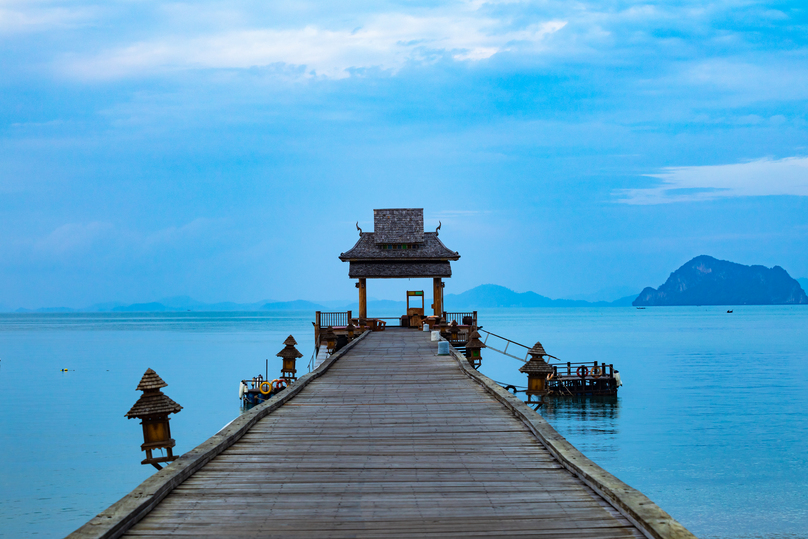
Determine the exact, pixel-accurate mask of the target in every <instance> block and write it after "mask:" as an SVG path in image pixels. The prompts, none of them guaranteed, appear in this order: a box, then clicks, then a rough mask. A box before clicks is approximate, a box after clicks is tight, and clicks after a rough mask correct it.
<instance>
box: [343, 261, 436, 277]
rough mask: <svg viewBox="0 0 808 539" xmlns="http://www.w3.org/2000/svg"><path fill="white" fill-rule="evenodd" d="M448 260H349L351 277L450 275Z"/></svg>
mask: <svg viewBox="0 0 808 539" xmlns="http://www.w3.org/2000/svg"><path fill="white" fill-rule="evenodd" d="M451 276H452V266H451V265H450V264H449V262H351V266H350V267H349V268H348V277H350V278H351V279H360V278H365V279H392V278H396V277H416V278H420V277H424V278H425V277H433V278H434V277H447V278H448V277H451Z"/></svg>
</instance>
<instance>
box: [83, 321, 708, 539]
mask: <svg viewBox="0 0 808 539" xmlns="http://www.w3.org/2000/svg"><path fill="white" fill-rule="evenodd" d="M436 352H437V343H435V342H431V341H430V335H429V333H427V332H423V331H417V330H413V329H404V328H401V329H398V328H396V329H394V328H388V329H387V330H386V331H382V332H370V331H368V332H365V333H364V334H363V335H362V336H360V337H358V338H356V339H354V340H353V341H352V342H351V343H350V344H349V345H348V346H346V347H345V348H343V349H342V350H340V351H339V352H337V353H335V354H333V355H332V356H331V357H329V358H328V359H327V360H325V361H324V362H323V364H322V365H320V366H319V367H318V368H317V369H315V371H313V372H312V373H309V374H307V375H305V376H303V377H301V378H300V379H299V380H298V381H297V382H296V383H294V384H292V385H291V386H290V387H289V388H288V389H287V390H286V391H284V392H282V393H281V394H279V395H278V396H276V397H273V398H272V399H270V400H269V401H267V402H265V403H263V404H260V405H258V406H256V407H255V408H253V409H252V410H250V411H249V412H246V413H244V414H242V415H241V416H240V417H239V418H237V419H236V420H235V421H234V422H233V423H232V424H231V425H229V426H228V427H226V428H225V429H223V430H222V431H221V432H219V433H218V434H216V435H215V436H213V437H212V438H211V439H210V440H208V441H207V442H205V443H203V444H202V445H200V446H199V447H197V448H196V449H194V450H192V451H190V452H189V453H186V454H185V455H183V456H182V457H180V459H179V460H177V461H175V462H174V463H172V464H171V465H169V466H167V467H166V468H165V469H163V470H161V471H160V472H157V473H156V474H154V476H152V477H151V478H149V479H148V480H147V481H146V482H144V483H143V484H142V485H140V486H139V487H138V488H137V489H135V490H134V491H133V492H132V493H131V494H129V495H128V496H126V497H124V498H123V499H122V500H120V501H119V502H117V503H116V504H114V505H113V506H111V507H110V508H109V509H107V510H106V511H104V512H102V513H101V514H99V515H98V516H97V517H95V518H94V519H93V520H91V521H90V522H88V523H87V524H86V525H85V526H83V527H82V528H80V529H79V530H77V531H76V532H75V533H74V534H72V535H71V537H73V538H76V539H78V538H89V537H93V538H99V537H120V536H123V537H154V538H159V537H168V536H172V537H242V538H257V537H261V538H269V537H323V538H343V537H345V538H348V537H391V538H404V537H445V538H449V537H493V536H504V535H509V536H510V535H513V536H522V537H544V538H549V537H564V538H567V537H569V538H573V537H575V538H604V539H605V538H622V537H654V538H663V537H664V538H690V537H693V536H692V535H691V534H690V533H689V532H688V531H687V530H686V529H685V528H683V527H682V526H681V525H680V524H679V523H678V522H676V521H675V520H674V519H672V518H671V517H670V516H669V515H668V514H667V513H665V512H664V511H663V510H662V509H660V508H659V507H658V506H656V505H655V504H654V503H653V502H651V501H650V500H649V499H648V498H647V497H645V496H644V495H643V494H642V493H640V492H638V491H636V490H634V489H632V488H631V487H629V486H628V485H625V484H624V483H622V482H621V481H619V480H618V479H617V478H615V477H613V476H612V475H610V474H609V473H607V472H605V471H604V470H602V469H601V468H599V467H598V466H597V465H595V464H594V463H592V462H591V461H589V460H588V459H587V458H586V457H584V456H583V455H582V454H581V453H579V452H578V451H577V450H576V449H575V448H574V447H572V446H571V445H570V444H569V443H568V442H566V440H564V439H563V438H562V437H561V436H560V435H558V434H557V433H556V432H555V431H554V430H553V429H552V427H550V426H549V425H548V424H547V423H546V422H545V421H544V420H543V419H542V418H541V416H539V415H538V414H536V413H535V412H534V411H533V410H532V409H530V408H529V407H527V406H526V405H525V404H524V403H522V402H521V401H519V400H518V399H516V398H515V397H514V396H513V395H511V394H509V393H508V392H507V391H505V390H504V389H503V388H501V387H499V386H498V385H497V384H495V383H494V382H493V381H491V380H490V379H488V378H486V377H485V376H483V375H482V374H480V373H478V372H477V371H475V370H474V369H472V368H471V367H470V366H469V365H468V362H467V361H466V360H465V358H462V357H460V356H459V355H455V353H454V352H453V353H452V355H449V356H438V355H436Z"/></svg>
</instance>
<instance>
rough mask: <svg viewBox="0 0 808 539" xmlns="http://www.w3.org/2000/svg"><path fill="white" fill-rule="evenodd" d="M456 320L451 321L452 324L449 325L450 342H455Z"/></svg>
mask: <svg viewBox="0 0 808 539" xmlns="http://www.w3.org/2000/svg"><path fill="white" fill-rule="evenodd" d="M457 331H458V330H457V320H452V323H451V324H449V334H450V335H451V336H452V341H456V340H457Z"/></svg>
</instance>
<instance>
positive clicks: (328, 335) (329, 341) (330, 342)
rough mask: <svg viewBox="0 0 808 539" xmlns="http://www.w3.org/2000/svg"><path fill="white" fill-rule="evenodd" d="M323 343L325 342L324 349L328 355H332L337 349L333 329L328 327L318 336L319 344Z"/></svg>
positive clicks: (335, 335)
mask: <svg viewBox="0 0 808 539" xmlns="http://www.w3.org/2000/svg"><path fill="white" fill-rule="evenodd" d="M323 341H325V347H326V349H327V350H328V353H329V354H333V353H334V350H336V349H337V334H336V333H334V328H333V327H331V326H328V327H327V328H325V331H323V332H322V333H321V334H320V342H323Z"/></svg>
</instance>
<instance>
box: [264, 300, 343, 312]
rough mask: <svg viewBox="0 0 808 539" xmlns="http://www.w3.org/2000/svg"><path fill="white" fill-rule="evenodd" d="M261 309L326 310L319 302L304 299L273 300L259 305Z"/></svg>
mask: <svg viewBox="0 0 808 539" xmlns="http://www.w3.org/2000/svg"><path fill="white" fill-rule="evenodd" d="M261 310H262V311H327V310H328V309H326V308H325V307H323V306H322V305H320V304H319V303H312V302H311V301H306V300H304V299H297V300H294V301H274V302H271V303H265V304H264V305H262V306H261Z"/></svg>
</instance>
